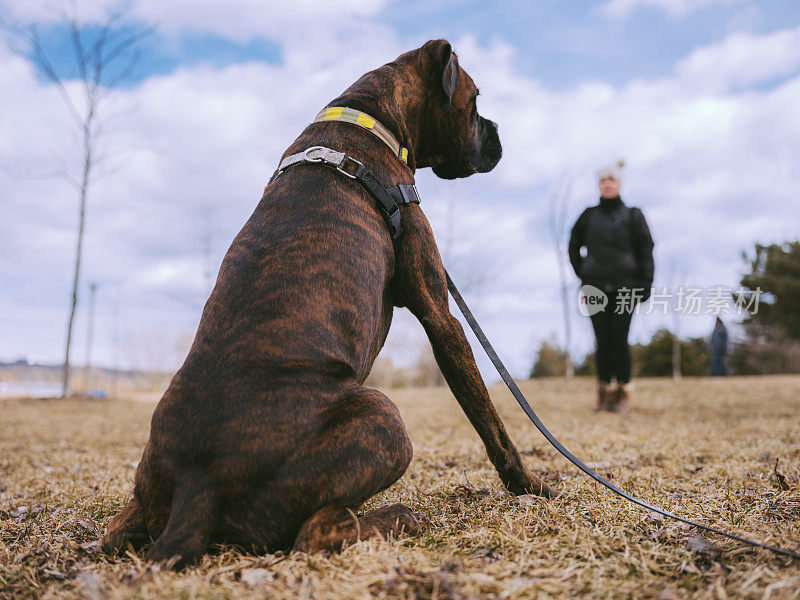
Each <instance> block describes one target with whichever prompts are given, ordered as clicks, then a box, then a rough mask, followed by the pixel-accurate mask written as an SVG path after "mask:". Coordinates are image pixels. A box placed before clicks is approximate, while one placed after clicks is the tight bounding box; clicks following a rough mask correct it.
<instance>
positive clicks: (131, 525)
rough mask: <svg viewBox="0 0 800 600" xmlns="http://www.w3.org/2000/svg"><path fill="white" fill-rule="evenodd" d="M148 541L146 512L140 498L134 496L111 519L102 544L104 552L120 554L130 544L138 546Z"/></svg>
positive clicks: (101, 541)
mask: <svg viewBox="0 0 800 600" xmlns="http://www.w3.org/2000/svg"><path fill="white" fill-rule="evenodd" d="M146 541H147V528H146V526H145V521H144V512H143V511H142V505H141V504H140V503H139V499H138V498H137V497H136V496H134V497H133V498H132V499H131V501H130V502H128V504H127V506H125V508H123V509H122V510H121V511H119V512H118V513H117V514H116V515H115V516H114V518H113V519H111V521H110V522H109V524H108V528H107V529H106V533H105V535H104V536H103V538H102V539H101V540H100V544H101V546H102V548H103V552H105V553H107V554H119V553H121V552H122V551H123V550H125V549H126V548H127V546H128V544H130V545H132V546H134V547H138V546H141V545H142V544H144V543H145V542H146Z"/></svg>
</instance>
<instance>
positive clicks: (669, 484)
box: [0, 376, 800, 599]
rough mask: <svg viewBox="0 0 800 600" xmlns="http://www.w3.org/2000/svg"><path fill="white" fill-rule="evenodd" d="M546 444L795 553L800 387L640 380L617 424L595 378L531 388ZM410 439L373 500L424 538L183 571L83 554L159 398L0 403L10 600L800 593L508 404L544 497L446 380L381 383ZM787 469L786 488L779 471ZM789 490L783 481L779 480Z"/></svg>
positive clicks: (120, 491)
mask: <svg viewBox="0 0 800 600" xmlns="http://www.w3.org/2000/svg"><path fill="white" fill-rule="evenodd" d="M522 389H523V391H524V392H525V393H526V394H527V395H528V398H529V400H530V401H531V403H532V404H533V406H534V408H535V409H536V410H537V411H538V412H539V414H540V416H541V417H542V419H543V420H544V422H545V423H546V424H548V425H549V426H550V427H551V429H552V431H553V432H554V433H555V435H556V436H557V437H558V438H559V439H561V440H562V442H563V443H564V444H565V445H566V446H567V447H568V448H570V449H571V450H573V451H574V452H575V453H576V454H577V455H578V456H580V457H582V458H583V459H584V460H586V461H588V462H591V463H594V464H595V466H596V468H597V470H598V471H599V472H600V473H601V474H603V475H605V476H607V477H609V478H611V479H612V480H613V481H614V482H616V483H617V484H618V485H620V486H621V487H623V488H624V489H626V490H628V491H630V492H632V493H634V494H636V495H639V496H640V497H641V498H643V499H645V500H647V501H649V502H651V503H655V504H657V505H660V506H662V507H664V508H667V509H668V510H672V511H674V512H676V513H679V514H681V515H684V516H689V517H695V518H697V519H698V520H700V521H702V522H704V523H707V524H710V525H713V526H716V527H719V528H723V529H726V530H728V531H731V532H734V533H737V534H740V535H744V536H750V537H753V538H755V539H757V540H761V541H763V542H766V543H770V544H773V545H777V546H781V547H784V548H789V549H793V550H795V551H798V549H800V444H799V443H798V442H800V377H778V376H775V377H762V378H731V379H728V380H710V379H688V380H684V381H682V382H679V383H673V382H671V381H664V380H640V381H638V382H637V384H636V390H635V391H634V400H633V409H632V411H631V412H630V413H628V414H626V415H622V416H620V415H612V414H605V413H604V414H600V415H596V414H594V413H593V412H592V411H591V407H592V402H593V397H592V396H593V384H592V382H591V381H589V380H576V381H573V382H569V383H567V382H564V381H560V380H545V381H535V382H534V381H529V382H524V383H523V384H522ZM389 395H390V397H392V398H393V400H395V402H396V403H397V404H398V406H399V407H400V410H401V412H402V413H403V417H404V418H405V420H406V423H407V424H408V428H409V432H410V434H411V438H412V440H413V441H414V447H415V457H414V461H413V462H412V464H411V467H410V468H409V470H408V472H407V473H406V475H405V476H404V477H403V478H402V479H401V480H400V481H399V482H398V483H397V484H396V485H395V486H393V487H392V488H390V489H389V490H387V491H386V492H384V493H383V494H381V495H380V496H379V497H377V498H375V499H374V500H372V501H371V502H370V506H375V505H379V504H383V503H387V502H395V501H401V502H405V503H407V504H408V505H410V506H411V507H412V509H413V510H415V511H418V512H421V513H423V514H424V515H426V516H427V518H428V519H429V520H430V522H431V528H430V530H429V531H428V532H427V533H426V534H424V535H423V536H422V537H419V538H409V537H400V538H399V539H396V540H388V541H381V540H378V541H369V542H362V543H359V544H357V545H355V546H352V547H350V548H347V549H346V550H345V551H344V552H342V553H341V554H334V555H331V556H322V555H317V556H305V555H289V556H285V555H282V554H277V555H267V556H252V555H245V554H240V553H237V552H236V551H234V550H232V549H228V548H222V549H219V552H218V553H217V554H214V555H207V556H206V557H205V558H204V559H203V561H202V563H201V564H200V565H198V566H196V567H193V568H189V569H187V570H185V571H184V572H182V573H169V572H160V571H156V570H153V569H152V568H150V567H149V566H148V565H147V564H144V563H143V562H142V560H141V557H140V556H132V555H131V556H128V557H125V558H122V559H109V558H106V557H103V556H98V555H97V553H96V546H95V545H94V544H92V543H91V542H93V541H94V540H95V539H96V538H97V537H98V535H99V534H100V533H101V531H102V529H103V527H104V525H105V523H107V521H108V519H109V518H110V517H111V515H113V514H114V513H115V512H116V511H117V510H118V509H119V508H120V507H121V506H122V505H123V503H124V502H125V500H126V498H127V496H128V494H129V493H130V490H131V483H132V477H133V472H134V465H135V463H136V461H137V460H138V458H139V455H140V453H141V449H142V446H143V444H144V442H145V439H146V436H147V429H148V423H149V417H150V414H151V412H152V408H153V404H152V403H146V402H134V401H122V400H119V401H90V400H83V401H79V400H70V401H55V400H50V401H42V400H15V401H5V402H0V597H3V598H12V597H13V598H79V597H85V598H91V599H99V598H112V599H117V598H120V599H121V598H146V599H149V598H236V599H240V598H263V597H270V598H318V599H339V598H359V599H360V598H370V597H378V598H438V599H447V598H452V599H462V598H501V599H502V598H549V597H565V596H578V597H588V598H607V597H608V598H612V597H613V598H648V597H657V598H664V599H668V598H683V597H687V598H689V597H691V598H725V597H731V598H772V599H776V598H800V563H798V562H796V561H792V560H790V559H787V558H781V557H777V556H774V555H772V554H770V553H768V552H766V551H763V550H755V549H749V548H743V547H741V546H740V545H738V544H736V543H734V542H730V541H728V540H726V539H720V538H718V537H716V536H709V540H710V541H712V542H713V543H714V544H715V545H716V546H717V547H718V548H719V549H720V550H722V554H721V556H715V555H714V553H713V552H711V553H709V554H702V553H696V552H692V551H690V550H688V549H687V540H688V538H689V537H691V536H694V535H697V532H695V531H691V530H690V528H688V527H684V526H681V525H680V524H677V523H674V522H671V521H670V520H668V519H666V520H662V519H660V518H657V517H656V516H654V515H651V514H648V513H647V512H646V511H643V510H640V509H638V508H636V507H634V506H631V505H629V504H628V503H626V502H625V501H623V500H621V499H619V498H616V497H614V496H613V495H611V494H610V493H608V492H607V491H604V489H602V488H600V487H599V486H598V485H596V484H594V483H592V482H591V481H590V480H588V479H587V478H586V477H584V476H583V475H582V474H581V473H579V472H578V471H577V470H576V469H575V468H573V467H572V466H571V465H570V464H569V463H567V462H566V461H565V460H564V459H562V458H561V457H560V456H559V455H557V454H556V452H555V451H554V450H553V449H552V448H551V447H549V445H547V443H546V442H545V440H544V439H543V438H542V437H541V436H540V435H539V434H538V432H537V431H536V430H535V429H534V427H533V426H532V425H531V424H530V423H529V422H528V421H527V419H526V417H525V415H524V414H523V413H522V411H521V410H519V408H517V406H516V404H515V403H514V400H513V398H512V397H511V396H510V394H509V393H508V392H507V391H505V390H504V389H501V388H499V387H495V388H494V389H493V390H492V395H493V398H494V400H495V402H496V404H497V405H498V409H499V411H500V413H501V414H502V416H503V418H504V420H505V422H506V425H507V427H508V429H509V431H510V433H511V435H512V438H513V439H514V440H515V441H516V443H517V445H518V447H519V448H520V449H521V450H522V451H523V452H524V454H525V458H526V461H527V462H528V464H529V466H530V467H531V468H532V469H533V470H534V471H536V472H539V473H540V474H542V475H543V476H545V477H546V478H548V479H549V480H551V481H558V482H559V483H558V484H557V485H558V486H559V488H560V489H561V490H563V492H564V493H563V494H562V496H561V497H560V498H558V499H556V500H555V501H552V502H548V501H544V500H541V499H538V498H535V499H533V500H532V501H529V502H526V503H524V505H522V504H521V503H520V502H519V501H518V499H516V498H514V497H513V496H510V495H508V494H506V493H505V492H504V491H503V489H502V487H501V485H500V483H499V481H498V479H497V477H496V475H495V473H494V471H493V469H492V468H491V465H490V464H489V462H488V460H487V458H486V455H485V452H484V450H483V447H482V445H481V443H480V440H479V439H478V437H477V435H476V434H475V432H474V431H473V430H472V429H471V427H470V426H469V424H468V422H467V421H466V419H465V418H464V416H463V415H462V413H461V411H460V409H459V407H458V405H457V404H456V402H455V400H454V399H453V398H452V397H451V396H450V394H449V392H448V391H447V390H445V389H420V390H396V391H389ZM776 460H778V466H777V471H778V473H780V474H781V475H783V481H781V479H780V478H779V477H778V476H776V474H775V472H774V471H775V464H776ZM787 488H788V489H787Z"/></svg>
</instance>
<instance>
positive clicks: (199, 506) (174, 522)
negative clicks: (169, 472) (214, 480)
mask: <svg viewBox="0 0 800 600" xmlns="http://www.w3.org/2000/svg"><path fill="white" fill-rule="evenodd" d="M218 510H219V507H218V500H217V498H216V495H215V494H214V491H213V489H212V488H211V486H209V485H208V484H207V483H206V482H205V481H204V480H203V477H202V475H201V474H199V473H197V472H196V471H187V472H186V473H184V474H183V475H182V476H181V477H179V478H178V480H177V482H176V485H175V492H174V495H173V497H172V506H171V508H170V515H169V521H167V526H166V528H165V529H164V531H163V532H162V533H161V535H160V536H159V538H158V539H157V540H156V541H155V543H154V544H153V545H152V546H151V547H150V550H148V552H147V556H146V557H145V558H146V559H147V560H150V561H153V562H163V561H166V562H167V565H168V566H170V567H171V568H174V569H181V568H183V567H184V566H186V565H187V564H191V563H194V562H196V561H197V559H198V558H200V557H201V556H202V555H203V553H204V552H205V550H206V548H207V547H208V544H209V543H210V541H211V535H212V534H213V532H214V528H215V527H216V526H217V519H218Z"/></svg>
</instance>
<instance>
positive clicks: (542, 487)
mask: <svg viewBox="0 0 800 600" xmlns="http://www.w3.org/2000/svg"><path fill="white" fill-rule="evenodd" d="M503 484H504V485H505V486H506V489H507V490H508V491H509V492H511V493H512V494H514V495H515V496H522V495H523V494H534V495H536V496H542V497H544V498H556V497H557V496H558V495H559V494H560V492H558V491H557V490H555V489H554V488H552V487H550V486H549V485H547V484H546V483H545V482H544V481H542V480H541V479H539V478H538V477H536V476H535V475H532V474H531V473H528V472H527V471H524V472H522V473H519V474H517V475H516V476H512V477H508V478H503Z"/></svg>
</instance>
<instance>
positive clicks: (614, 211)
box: [569, 196, 653, 296]
mask: <svg viewBox="0 0 800 600" xmlns="http://www.w3.org/2000/svg"><path fill="white" fill-rule="evenodd" d="M583 246H586V258H584V257H582V256H581V248H582V247H583ZM569 261H570V263H572V268H573V269H574V270H575V274H576V275H577V276H578V279H580V280H581V283H583V284H590V285H593V286H595V287H598V288H600V289H601V290H605V291H606V292H610V291H612V290H616V289H619V288H621V287H628V288H645V289H646V290H647V292H646V295H647V296H649V291H650V286H651V285H652V284H653V238H652V237H651V236H650V229H649V228H648V227H647V221H645V218H644V215H643V214H642V211H641V210H639V209H638V208H636V207H632V206H631V207H629V206H627V205H625V203H624V202H622V200H621V199H620V197H619V196H617V197H616V198H600V203H599V204H598V205H596V206H590V207H589V208H587V209H586V210H584V211H583V213H581V216H580V217H578V220H577V221H576V222H575V225H574V226H573V228H572V234H571V235H570V239H569Z"/></svg>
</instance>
